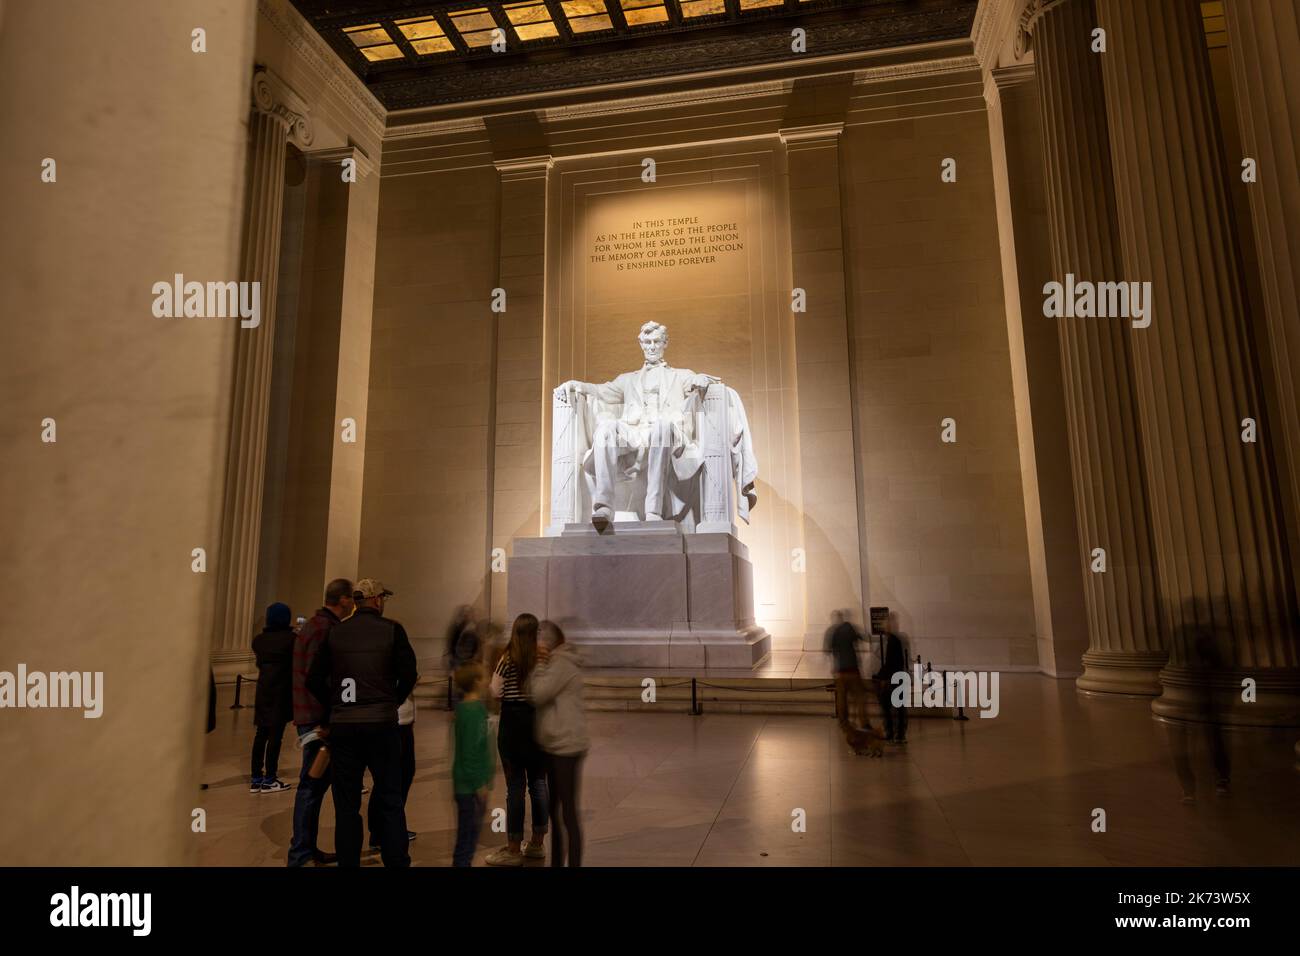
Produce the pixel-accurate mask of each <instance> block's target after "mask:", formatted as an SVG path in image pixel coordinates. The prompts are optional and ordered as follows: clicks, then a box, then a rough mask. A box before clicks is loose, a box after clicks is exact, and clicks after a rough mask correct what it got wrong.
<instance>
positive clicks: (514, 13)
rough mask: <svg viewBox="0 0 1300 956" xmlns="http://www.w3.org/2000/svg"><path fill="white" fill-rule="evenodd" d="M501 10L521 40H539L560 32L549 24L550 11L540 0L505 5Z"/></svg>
mask: <svg viewBox="0 0 1300 956" xmlns="http://www.w3.org/2000/svg"><path fill="white" fill-rule="evenodd" d="M502 9H504V10H505V13H506V16H507V17H509V18H510V25H511V26H513V27H514V28H515V33H516V34H518V36H519V39H521V40H541V39H544V38H546V37H556V36H559V35H560V31H559V30H557V29H556V28H555V24H554V23H552V22H551V11H550V10H548V9H547V8H546V4H545V3H543V2H542V0H526V2H521V3H507V4H505V5H504V6H503V7H502Z"/></svg>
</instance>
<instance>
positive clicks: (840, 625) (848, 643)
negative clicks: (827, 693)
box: [825, 610, 863, 727]
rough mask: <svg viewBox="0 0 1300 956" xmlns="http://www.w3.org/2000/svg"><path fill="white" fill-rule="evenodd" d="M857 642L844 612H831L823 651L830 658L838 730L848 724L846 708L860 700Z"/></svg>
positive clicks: (860, 680) (847, 709)
mask: <svg viewBox="0 0 1300 956" xmlns="http://www.w3.org/2000/svg"><path fill="white" fill-rule="evenodd" d="M861 640H862V635H861V634H860V633H858V629H857V628H856V627H854V626H853V624H852V623H850V621H849V619H848V613H847V612H846V611H838V610H837V611H832V612H831V626H830V627H829V628H827V630H826V639H825V649H826V650H827V651H828V652H829V653H830V655H831V673H833V674H834V675H835V716H836V717H837V718H838V719H839V722H840V726H841V727H845V726H846V725H847V724H848V722H849V708H850V707H851V706H856V705H857V704H858V703H859V702H860V701H861V699H862V692H863V686H862V671H861V669H860V668H859V665H858V643H859V642H860V641H861Z"/></svg>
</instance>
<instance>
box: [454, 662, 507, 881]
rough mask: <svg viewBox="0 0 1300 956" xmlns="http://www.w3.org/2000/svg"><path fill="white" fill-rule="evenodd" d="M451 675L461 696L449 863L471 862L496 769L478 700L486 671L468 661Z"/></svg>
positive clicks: (480, 697)
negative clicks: (452, 848) (453, 833)
mask: <svg viewBox="0 0 1300 956" xmlns="http://www.w3.org/2000/svg"><path fill="white" fill-rule="evenodd" d="M452 679H453V680H454V681H455V682H456V688H457V690H459V691H460V692H461V694H462V695H463V696H462V697H461V700H460V702H459V703H458V704H457V705H456V717H455V721H456V730H455V732H456V738H455V740H456V752H455V755H454V756H453V758H452V764H451V779H452V786H453V789H454V791H455V795H456V849H455V851H454V852H453V854H452V863H451V865H452V866H471V865H472V864H473V862H474V850H475V849H476V848H477V847H478V837H479V831H480V830H481V829H482V827H483V814H484V813H485V812H486V810H487V798H488V794H489V793H491V792H492V776H493V774H494V773H495V772H496V767H495V765H494V761H493V758H492V749H493V748H492V743H491V741H490V740H489V739H488V721H487V708H486V707H485V706H484V705H483V701H482V696H483V685H484V683H485V682H486V680H487V675H486V673H485V671H484V670H483V665H482V664H479V663H478V662H477V661H469V662H467V663H464V664H462V665H461V666H460V667H458V668H456V673H455V675H454V676H453V677H452Z"/></svg>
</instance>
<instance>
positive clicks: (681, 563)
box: [506, 521, 772, 668]
mask: <svg viewBox="0 0 1300 956" xmlns="http://www.w3.org/2000/svg"><path fill="white" fill-rule="evenodd" d="M509 568H510V570H509V578H508V583H507V597H506V604H507V609H508V615H509V619H510V620H513V619H514V618H515V616H516V615H518V614H522V613H524V612H528V613H531V614H536V615H537V616H538V617H539V618H550V619H551V620H553V621H555V622H556V623H557V624H559V625H560V627H562V628H563V629H564V634H565V637H566V638H567V639H568V640H570V641H572V642H573V643H575V644H577V645H579V646H581V648H582V652H583V654H582V656H583V661H584V663H586V664H587V665H589V666H592V667H652V668H715V667H754V666H756V665H758V664H760V663H762V662H763V661H764V660H765V659H766V658H767V656H768V654H769V652H770V650H771V643H772V639H771V637H770V636H769V635H768V633H767V631H765V630H763V628H761V627H758V626H757V625H756V624H755V623H754V568H753V565H752V564H750V562H749V549H748V548H746V547H745V546H744V545H743V544H741V542H740V540H739V539H737V538H736V537H735V535H732V534H726V533H716V534H700V533H696V534H681V533H679V532H678V531H677V530H676V529H675V527H674V526H673V523H672V522H670V521H664V522H643V521H628V522H621V521H620V522H615V523H614V524H612V525H611V526H610V527H609V528H607V529H606V530H605V532H604V533H597V532H596V531H595V529H594V528H592V526H591V525H589V524H588V525H583V524H571V525H566V526H565V528H564V531H563V533H562V534H560V535H558V536H554V537H544V538H516V539H515V541H514V554H513V555H512V557H511V558H510V565H509Z"/></svg>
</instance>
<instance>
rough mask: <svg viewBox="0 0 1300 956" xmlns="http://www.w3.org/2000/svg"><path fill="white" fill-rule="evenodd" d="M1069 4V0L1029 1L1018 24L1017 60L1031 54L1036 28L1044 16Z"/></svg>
mask: <svg viewBox="0 0 1300 956" xmlns="http://www.w3.org/2000/svg"><path fill="white" fill-rule="evenodd" d="M1068 2H1069V0H1028V2H1027V3H1026V4H1025V8H1024V9H1023V10H1021V11H1020V19H1019V20H1018V21H1017V22H1016V42H1015V54H1016V59H1017V60H1018V59H1021V58H1022V57H1023V56H1024V55H1025V54H1026V53H1028V52H1029V48H1030V46H1031V45H1032V43H1033V35H1034V26H1035V25H1036V24H1037V23H1038V21H1039V20H1041V19H1042V18H1043V14H1045V13H1046V12H1047V11H1048V10H1050V9H1052V7H1057V6H1060V5H1061V4H1062V3H1068Z"/></svg>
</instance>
